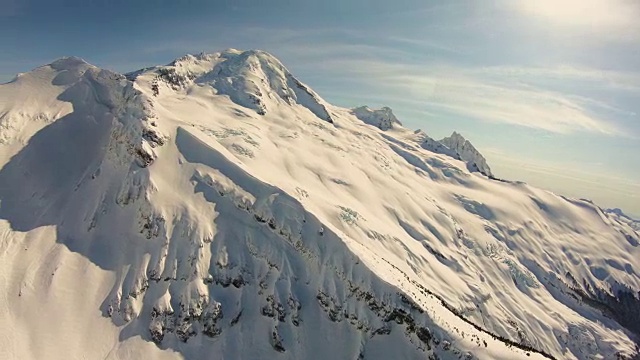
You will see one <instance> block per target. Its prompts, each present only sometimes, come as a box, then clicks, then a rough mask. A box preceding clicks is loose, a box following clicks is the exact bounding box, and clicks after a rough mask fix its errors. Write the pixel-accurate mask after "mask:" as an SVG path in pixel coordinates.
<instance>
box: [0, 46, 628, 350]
mask: <svg viewBox="0 0 640 360" xmlns="http://www.w3.org/2000/svg"><path fill="white" fill-rule="evenodd" d="M374 112H375V111H374ZM365 122H366V123H368V121H365ZM379 125H380V123H376V122H374V126H376V127H379V128H375V127H373V126H370V125H368V124H365V123H363V122H362V121H361V119H359V118H358V117H356V116H355V115H354V112H353V111H352V110H350V109H343V108H339V107H334V106H331V105H329V104H328V103H326V102H325V101H324V100H322V99H321V98H320V97H319V96H318V95H317V94H316V93H315V92H313V91H312V90H311V89H309V88H308V87H307V86H306V85H303V84H302V83H300V82H299V81H298V80H296V79H295V78H294V77H293V75H291V74H290V73H289V72H288V71H286V69H285V68H284V67H283V66H282V64H280V62H279V61H277V60H276V59H275V58H274V57H273V56H271V55H269V54H267V53H264V52H261V51H246V52H242V51H237V50H227V51H225V52H221V53H216V54H200V55H195V56H193V55H187V56H185V57H183V58H180V59H178V60H176V61H174V62H173V63H171V64H169V65H167V66H160V67H151V68H148V69H143V70H140V71H137V72H135V73H131V74H127V75H126V76H123V75H119V74H116V73H113V72H109V71H106V70H101V69H98V68H96V67H94V66H91V65H89V64H86V63H85V62H84V61H82V60H81V59H77V58H65V59H61V60H58V61H56V62H54V63H52V64H50V65H46V66H43V67H40V68H37V69H35V70H33V71H31V72H29V73H26V74H22V75H20V76H18V77H17V78H16V79H15V80H14V81H12V82H10V83H7V84H4V85H1V86H0V323H2V327H1V330H0V358H2V359H44V358H46V359H68V358H89V359H140V358H144V359H202V358H207V359H273V358H278V359H430V358H439V359H460V358H464V359H505V360H507V359H542V358H556V359H615V358H625V357H627V358H630V357H632V356H634V355H635V354H636V353H637V348H636V345H635V344H634V340H633V339H634V338H635V336H637V335H638V333H640V329H638V324H640V313H639V311H638V309H640V302H639V301H638V291H639V290H640V247H639V242H640V236H639V235H638V232H637V230H634V228H633V227H632V225H631V223H630V222H628V221H623V220H622V218H621V217H620V215H617V214H613V213H610V212H609V213H606V212H604V211H603V210H602V209H600V208H599V207H597V206H596V205H594V204H593V203H591V202H589V201H584V200H574V199H569V198H564V197H561V196H557V195H555V194H552V193H549V192H547V191H543V190H539V189H536V188H534V187H531V186H528V185H526V184H522V183H511V182H500V181H493V180H491V179H490V178H487V177H484V176H477V175H474V174H472V173H471V172H470V170H474V171H475V170H479V171H482V172H484V171H487V172H488V171H489V170H488V167H486V163H484V162H483V161H480V159H481V156H479V154H478V153H477V151H473V150H474V149H473V147H472V146H470V144H468V142H466V141H462V140H459V139H458V140H455V139H449V140H448V141H446V142H445V144H442V143H440V142H436V141H435V140H433V139H431V138H430V137H428V135H427V134H425V133H423V132H414V131H411V130H408V129H405V128H403V127H402V126H401V125H400V124H399V123H397V122H395V121H393V122H392V125H393V126H392V128H391V129H389V130H390V131H381V130H382V128H383V127H385V126H382V127H380V126H379ZM456 138H457V137H456ZM426 139H431V140H433V143H432V142H430V141H425V140H426ZM425 143H428V144H430V145H433V146H436V145H437V144H440V145H441V146H442V147H443V148H441V149H433V150H432V149H430V148H429V146H425ZM436 143H437V144H436ZM447 143H448V144H449V145H451V146H450V147H449V146H448V145H447V146H445V145H446V144H447ZM447 149H448V150H447ZM453 150H455V153H453V152H452V153H450V154H447V153H446V151H453ZM467 155H469V156H471V158H468V157H467ZM470 159H471V160H470ZM482 160H483V159H482ZM470 161H473V162H474V163H475V164H476V167H477V169H475V168H470V167H469V162H470ZM489 174H490V173H489Z"/></svg>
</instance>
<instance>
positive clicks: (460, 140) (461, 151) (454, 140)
mask: <svg viewBox="0 0 640 360" xmlns="http://www.w3.org/2000/svg"><path fill="white" fill-rule="evenodd" d="M439 142H440V143H441V144H443V145H445V146H446V147H448V148H449V149H451V150H453V151H455V152H456V153H457V154H458V155H459V156H460V159H462V160H463V161H465V162H466V163H467V168H468V169H469V170H470V171H478V172H480V173H483V174H485V175H486V176H492V174H491V169H490V168H489V165H488V164H487V160H486V159H485V158H484V156H482V154H480V152H479V151H478V150H477V149H476V148H475V146H473V144H471V142H470V141H469V140H467V139H465V138H464V136H462V135H461V134H460V133H458V132H456V131H454V132H453V133H452V134H451V136H449V137H446V138H444V139H442V140H440V141H439Z"/></svg>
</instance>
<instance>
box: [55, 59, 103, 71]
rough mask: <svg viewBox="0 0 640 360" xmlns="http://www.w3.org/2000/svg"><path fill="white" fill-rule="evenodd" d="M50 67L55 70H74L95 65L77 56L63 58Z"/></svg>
mask: <svg viewBox="0 0 640 360" xmlns="http://www.w3.org/2000/svg"><path fill="white" fill-rule="evenodd" d="M49 66H50V67H51V68H52V69H54V70H74V69H78V68H87V67H93V65H91V64H89V63H88V62H86V61H85V60H84V59H82V58H79V57H77V56H64V57H61V58H59V59H57V60H55V61H53V62H52V63H50V64H49Z"/></svg>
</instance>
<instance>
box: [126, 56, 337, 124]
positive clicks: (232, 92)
mask: <svg viewBox="0 0 640 360" xmlns="http://www.w3.org/2000/svg"><path fill="white" fill-rule="evenodd" d="M145 73H147V75H148V76H150V77H151V78H152V87H153V92H154V95H156V96H157V95H160V94H161V93H163V92H164V91H165V90H162V86H161V85H162V84H164V85H167V87H168V88H170V90H171V91H185V90H186V89H187V88H192V87H194V86H196V87H202V86H210V87H211V88H213V89H214V90H215V91H216V93H217V94H219V95H227V96H228V97H229V99H230V100H231V101H232V102H234V103H236V104H237V105H240V106H243V107H245V108H249V109H252V110H254V111H255V112H256V113H258V114H259V115H266V114H267V113H269V112H272V111H276V110H277V109H278V108H279V107H281V106H301V107H302V108H306V109H307V110H308V111H311V113H313V114H314V115H316V116H317V117H318V118H320V119H322V120H325V121H328V122H333V119H332V116H331V114H330V112H329V110H328V104H327V103H326V102H325V101H324V100H323V99H322V98H320V96H319V95H318V94H316V93H315V92H314V91H313V90H311V89H310V88H309V87H308V86H306V85H304V84H303V83H302V82H301V81H299V80H298V79H296V78H295V77H294V76H293V75H292V74H291V73H290V72H289V70H287V68H286V67H285V66H284V65H283V64H282V63H281V62H280V61H279V60H278V59H277V58H276V57H275V56H273V55H271V54H269V53H267V52H265V51H262V50H246V51H240V50H236V49H227V50H225V51H221V52H218V53H213V54H205V53H202V54H198V55H191V54H187V55H185V56H182V57H180V58H178V59H176V60H175V61H173V62H171V63H170V64H168V65H166V66H160V67H156V68H151V69H143V70H140V71H137V72H134V73H131V74H128V78H129V79H131V80H135V79H136V78H137V77H138V76H140V75H142V74H145Z"/></svg>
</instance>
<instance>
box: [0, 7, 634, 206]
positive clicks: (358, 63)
mask: <svg viewBox="0 0 640 360" xmlns="http://www.w3.org/2000/svg"><path fill="white" fill-rule="evenodd" d="M638 18H640V2H638V1H635V0H536V1H528V0H493V1H471V0H467V1H460V0H450V1H444V0H442V1H425V0H397V1H392V2H390V1H382V0H369V1H365V0H356V1H348V0H342V1H335V0H326V1H322V2H320V1H318V2H311V1H305V0H302V1H294V0H272V1H255V0H254V1H248V0H236V1H232V0H225V1H200V0H190V1H188V0H172V1H166V0H157V1H136V0H130V1H124V0H85V1H78V0H61V1H42V0H0V32H1V33H2V34H3V35H2V37H0V81H2V82H4V81H8V80H10V79H11V78H12V77H13V76H14V75H15V73H17V72H24V71H28V70H30V69H31V68H34V67H36V66H39V65H42V64H45V63H49V62H51V61H52V60H53V59H55V58H58V57H61V56H66V55H76V56H80V57H82V58H84V59H86V60H87V61H89V62H91V63H93V64H95V65H98V66H101V67H105V68H109V69H112V70H116V71H120V72H126V71H131V70H135V69H137V68H141V67H145V66H149V65H155V64H164V63H168V62H170V61H171V60H173V59H174V58H176V57H179V56H181V55H184V54H185V53H198V52H202V51H205V52H214V51H217V50H221V49H225V48H230V47H233V48H239V49H249V48H259V49H263V50H267V51H269V52H271V53H273V54H274V55H276V56H277V57H278V58H279V59H280V60H282V62H283V63H284V64H285V65H286V66H287V67H288V68H289V69H290V70H291V71H292V72H293V73H294V74H296V75H297V76H298V77H299V78H300V79H301V80H302V81H304V82H306V83H308V84H309V85H311V86H312V87H313V88H314V89H315V90H316V91H317V92H319V93H320V94H321V95H322V96H323V97H324V98H325V99H327V100H328V101H330V102H332V103H333V104H336V105H342V106H348V107H353V106H356V105H361V104H368V105H370V106H384V105H387V106H390V107H392V108H393V109H394V112H395V113H396V115H397V116H398V117H399V118H400V119H401V120H402V121H403V122H404V124H405V125H406V126H408V127H411V128H421V129H424V130H425V131H427V133H429V134H431V135H432V136H433V137H436V138H440V137H443V136H445V135H448V134H449V133H450V132H451V131H453V130H457V131H459V132H461V133H462V134H463V135H465V136H466V137H467V138H469V139H471V140H472V141H473V143H474V144H475V145H476V146H477V147H478V148H479V149H480V150H481V151H482V152H483V153H484V154H485V156H486V157H487V158H488V161H489V164H490V165H491V166H492V168H493V169H494V172H495V173H496V175H497V176H500V177H505V178H510V179H520V180H524V181H527V182H529V183H531V184H535V185H538V186H541V187H545V188H548V189H551V190H553V191H556V192H559V193H562V194H566V195H569V196H573V197H586V198H590V199H593V200H595V201H596V202H597V203H599V204H601V205H602V206H606V207H621V208H623V209H624V210H625V211H627V212H629V213H631V214H633V215H635V216H637V217H638V216H640V115H638V114H639V113H640V21H637V19H638Z"/></svg>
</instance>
